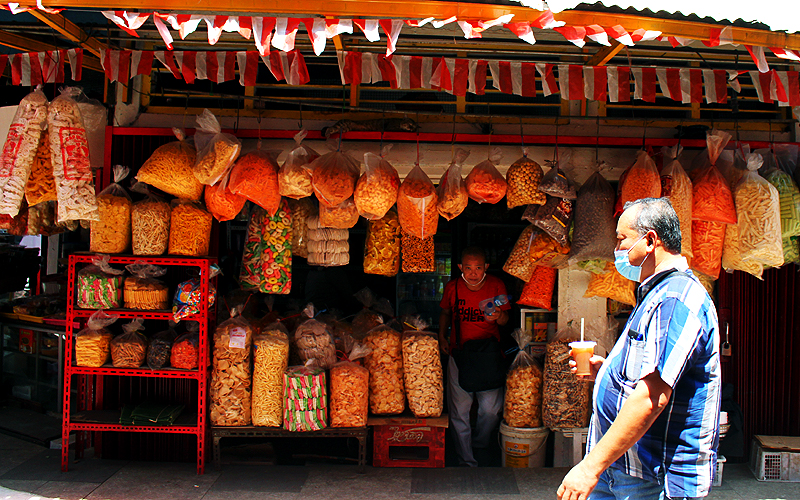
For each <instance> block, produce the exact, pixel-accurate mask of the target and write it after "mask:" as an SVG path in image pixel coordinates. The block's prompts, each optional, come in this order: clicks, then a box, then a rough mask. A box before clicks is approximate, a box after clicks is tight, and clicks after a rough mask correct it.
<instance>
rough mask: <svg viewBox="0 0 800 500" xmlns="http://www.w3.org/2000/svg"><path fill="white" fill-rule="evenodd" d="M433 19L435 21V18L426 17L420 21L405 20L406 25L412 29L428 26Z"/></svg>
mask: <svg viewBox="0 0 800 500" xmlns="http://www.w3.org/2000/svg"><path fill="white" fill-rule="evenodd" d="M434 19H436V18H435V17H426V18H425V19H420V20H416V19H406V24H407V25H409V26H411V27H412V28H421V27H422V26H425V25H426V24H428V23H429V22H431V21H433V20H434Z"/></svg>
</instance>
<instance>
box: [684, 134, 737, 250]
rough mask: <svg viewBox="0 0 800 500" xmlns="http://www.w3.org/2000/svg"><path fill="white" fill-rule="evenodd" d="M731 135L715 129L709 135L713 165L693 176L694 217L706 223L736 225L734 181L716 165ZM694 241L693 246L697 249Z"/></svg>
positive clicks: (709, 149) (709, 152)
mask: <svg viewBox="0 0 800 500" xmlns="http://www.w3.org/2000/svg"><path fill="white" fill-rule="evenodd" d="M730 138H731V136H730V134H728V133H727V132H722V131H718V130H715V131H712V132H710V133H708V134H706V144H707V145H708V159H709V161H710V163H711V164H710V165H709V166H708V167H706V168H704V169H702V170H701V171H700V172H698V174H697V177H695V178H694V179H693V181H692V182H693V183H694V187H693V189H692V218H694V220H699V221H706V222H721V223H722V224H736V206H735V205H734V202H733V192H732V191H731V188H730V184H729V183H728V182H727V181H726V179H725V177H723V175H722V173H720V171H719V169H717V167H716V163H717V158H719V155H720V153H722V150H723V149H725V145H726V144H727V143H728V141H729V140H730ZM694 246H695V245H694V243H693V244H692V247H693V248H694Z"/></svg>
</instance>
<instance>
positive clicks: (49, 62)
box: [0, 49, 67, 83]
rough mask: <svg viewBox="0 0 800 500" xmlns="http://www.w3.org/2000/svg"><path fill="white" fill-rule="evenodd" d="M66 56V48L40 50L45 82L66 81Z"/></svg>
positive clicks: (40, 61) (40, 62)
mask: <svg viewBox="0 0 800 500" xmlns="http://www.w3.org/2000/svg"><path fill="white" fill-rule="evenodd" d="M66 56H67V51H66V49H60V50H48V51H47V52H39V64H40V65H41V66H42V80H43V81H44V83H63V82H64V61H65V59H66ZM0 74H2V73H0Z"/></svg>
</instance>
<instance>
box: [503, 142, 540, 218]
mask: <svg viewBox="0 0 800 500" xmlns="http://www.w3.org/2000/svg"><path fill="white" fill-rule="evenodd" d="M543 176H544V171H543V170H542V167H541V165H539V164H538V163H536V162H535V161H533V160H531V159H530V158H528V148H523V149H522V158H520V159H519V160H517V161H515V162H514V163H512V164H511V166H510V167H508V171H507V172H506V182H507V183H508V191H507V192H506V202H507V203H508V208H514V207H520V206H522V205H543V204H544V202H545V201H546V199H545V196H544V193H542V192H541V191H539V183H540V182H541V181H542V177H543Z"/></svg>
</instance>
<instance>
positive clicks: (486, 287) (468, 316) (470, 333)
mask: <svg viewBox="0 0 800 500" xmlns="http://www.w3.org/2000/svg"><path fill="white" fill-rule="evenodd" d="M456 286H458V302H459V305H458V307H455V301H456V293H455V292H456V288H455V287H456ZM498 295H507V293H506V285H505V283H503V281H502V280H501V279H500V278H498V277H496V276H492V275H489V274H487V275H486V280H485V281H484V282H483V286H482V287H481V289H480V290H478V291H476V292H473V291H471V290H469V289H468V288H467V284H466V283H465V282H464V280H463V279H461V278H456V279H454V280H450V281H449V282H448V283H447V284H446V285H445V287H444V294H443V295H442V301H441V302H440V303H439V306H440V307H441V308H442V309H451V310H453V311H454V312H458V314H459V318H460V319H461V323H460V326H459V327H460V332H461V344H462V345H463V344H464V342H466V341H468V340H476V339H488V338H489V337H495V338H496V339H497V340H500V328H499V326H498V325H497V323H496V322H494V321H486V320H485V319H484V317H483V311H481V308H480V307H479V304H480V302H481V301H482V300H484V299H491V298H493V297H497V296H498ZM500 309H502V310H504V311H508V310H509V309H511V304H504V305H502V306H500ZM455 321H457V319H456V316H455V315H453V318H452V322H455ZM452 322H451V326H450V348H451V349H452V348H454V347H455V346H456V339H455V337H456V336H455V333H453V332H454V331H455V330H454V329H453V325H452Z"/></svg>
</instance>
